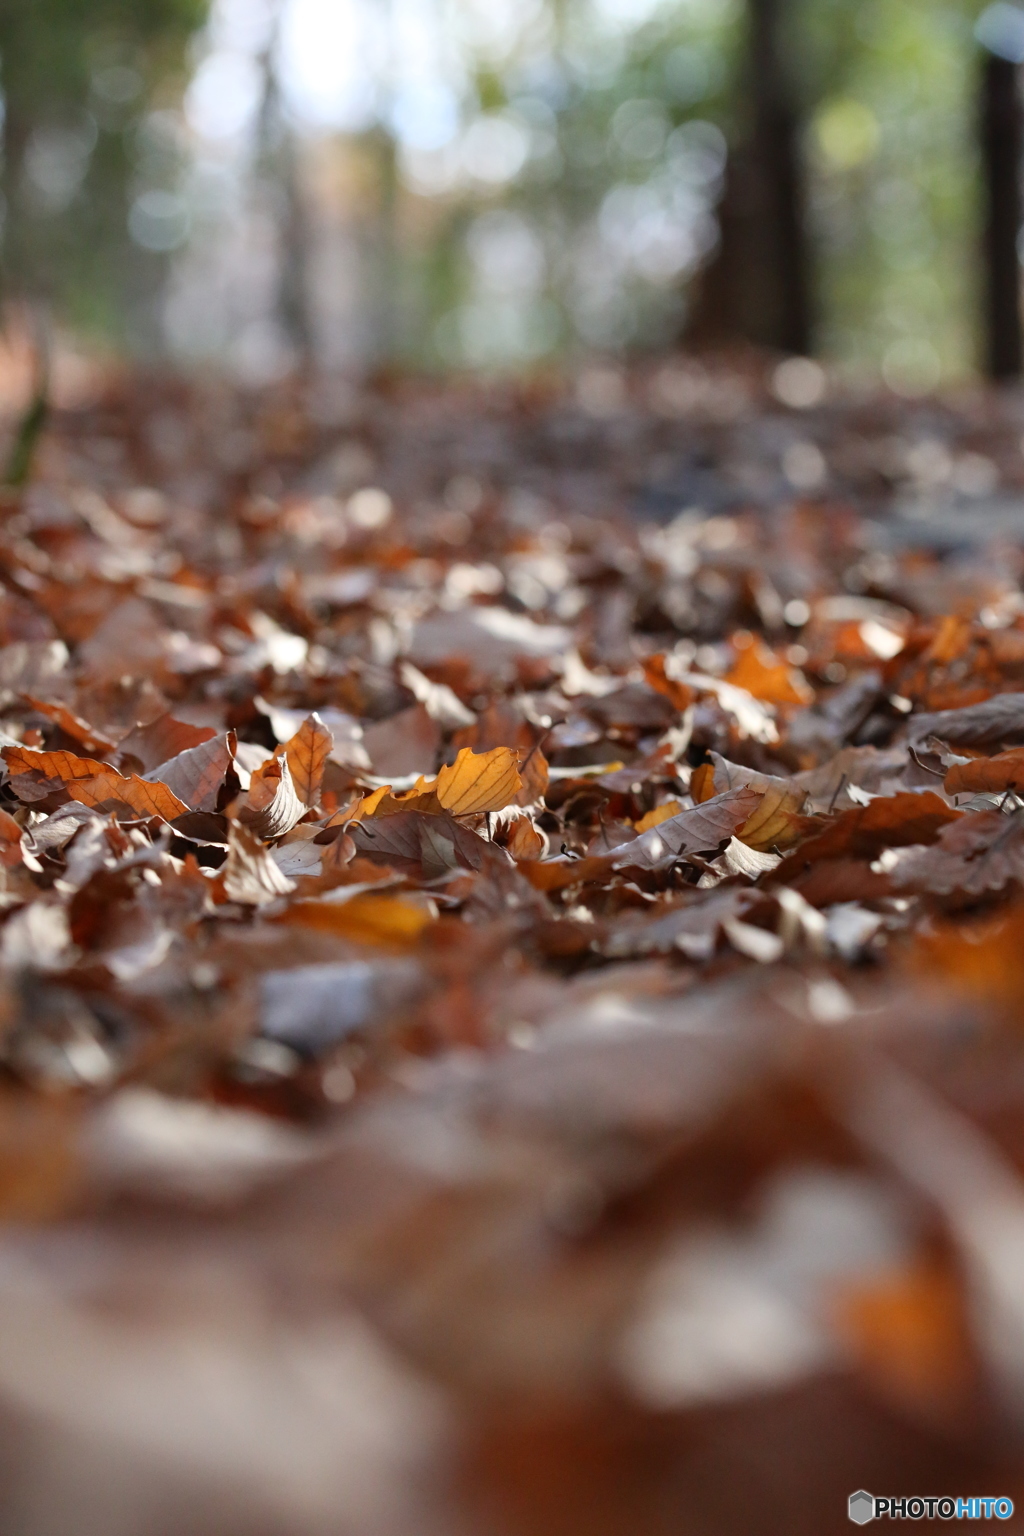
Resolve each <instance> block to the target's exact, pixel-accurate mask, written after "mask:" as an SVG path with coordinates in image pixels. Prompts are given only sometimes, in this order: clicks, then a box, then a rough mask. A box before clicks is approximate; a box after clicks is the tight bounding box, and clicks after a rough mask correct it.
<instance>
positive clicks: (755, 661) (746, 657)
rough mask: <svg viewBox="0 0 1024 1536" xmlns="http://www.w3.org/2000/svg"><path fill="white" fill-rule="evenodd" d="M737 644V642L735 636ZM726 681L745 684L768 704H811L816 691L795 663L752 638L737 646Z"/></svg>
mask: <svg viewBox="0 0 1024 1536" xmlns="http://www.w3.org/2000/svg"><path fill="white" fill-rule="evenodd" d="M733 643H734V644H737V642H736V641H735V640H734V642H733ZM725 681H726V682H727V683H732V684H733V686H734V687H736V688H745V689H746V690H747V692H748V693H752V694H753V696H754V698H755V699H761V700H762V701H763V702H764V703H765V704H810V703H811V701H812V699H813V698H814V693H813V690H812V689H811V688H809V687H808V686H807V683H806V681H805V679H804V677H803V674H802V673H800V672H798V671H797V670H796V668H795V667H791V666H789V664H788V663H787V662H785V661H783V660H781V658H780V657H778V656H776V654H775V652H774V651H770V650H769V649H768V647H767V646H766V645H765V644H764V642H763V641H761V640H752V641H751V642H750V644H749V645H745V646H743V647H742V648H739V649H738V650H737V655H736V660H735V661H734V662H733V666H732V671H731V672H727V673H726V675H725Z"/></svg>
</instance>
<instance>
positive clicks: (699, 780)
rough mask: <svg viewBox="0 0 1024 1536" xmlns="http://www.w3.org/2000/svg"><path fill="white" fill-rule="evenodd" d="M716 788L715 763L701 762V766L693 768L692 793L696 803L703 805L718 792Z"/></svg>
mask: <svg viewBox="0 0 1024 1536" xmlns="http://www.w3.org/2000/svg"><path fill="white" fill-rule="evenodd" d="M717 793H718V791H717V790H716V789H715V766H714V764H713V763H701V765H700V767H699V768H695V769H694V770H693V777H692V778H691V779H690V794H691V795H692V796H693V803H694V805H703V804H704V801H705V800H710V799H711V797H712V795H715V794H717Z"/></svg>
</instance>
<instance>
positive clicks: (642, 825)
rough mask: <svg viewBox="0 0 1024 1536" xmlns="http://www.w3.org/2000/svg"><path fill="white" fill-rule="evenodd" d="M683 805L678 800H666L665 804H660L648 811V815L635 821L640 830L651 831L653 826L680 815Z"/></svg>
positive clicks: (637, 828)
mask: <svg viewBox="0 0 1024 1536" xmlns="http://www.w3.org/2000/svg"><path fill="white" fill-rule="evenodd" d="M681 810H682V806H681V805H680V804H679V801H678V800H666V801H665V804H664V805H659V806H657V807H656V809H655V810H653V811H648V812H647V815H646V816H641V818H640V820H639V821H637V822H634V826H635V827H636V830H637V831H638V832H649V831H650V829H651V827H658V826H660V825H661V823H662V822H663V821H668V819H669V817H670V816H678V815H679V813H680V811H681Z"/></svg>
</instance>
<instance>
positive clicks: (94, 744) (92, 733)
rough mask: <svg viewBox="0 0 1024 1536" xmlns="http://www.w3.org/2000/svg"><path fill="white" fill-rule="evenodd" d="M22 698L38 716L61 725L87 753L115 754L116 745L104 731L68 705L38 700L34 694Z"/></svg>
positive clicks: (24, 694) (24, 695) (48, 700)
mask: <svg viewBox="0 0 1024 1536" xmlns="http://www.w3.org/2000/svg"><path fill="white" fill-rule="evenodd" d="M22 698H23V699H24V701H25V703H26V704H28V705H30V706H31V708H32V709H34V710H35V711H36V713H37V714H40V715H45V716H46V717H47V719H48V720H52V721H53V722H54V724H55V725H59V726H60V728H61V730H62V731H63V732H64V734H65V735H66V736H70V737H71V738H72V740H73V741H77V742H78V744H79V746H81V747H84V749H85V750H86V752H113V750H114V747H115V743H114V742H113V741H111V740H110V738H109V737H108V736H104V734H103V732H102V731H97V730H95V729H94V728H93V726H91V725H90V724H89V722H88V720H83V719H82V717H81V716H80V715H76V714H75V713H74V711H73V710H70V709H68V707H67V705H66V704H60V703H56V702H54V701H53V700H50V699H38V698H36V697H35V695H34V694H31V693H23V694H22Z"/></svg>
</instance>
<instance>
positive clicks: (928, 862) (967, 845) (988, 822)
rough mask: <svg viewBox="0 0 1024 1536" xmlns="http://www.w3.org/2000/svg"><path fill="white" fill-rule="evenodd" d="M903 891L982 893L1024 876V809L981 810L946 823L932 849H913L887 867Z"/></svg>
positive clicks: (1021, 879) (1021, 878) (1023, 879)
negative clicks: (1008, 811) (1006, 810)
mask: <svg viewBox="0 0 1024 1536" xmlns="http://www.w3.org/2000/svg"><path fill="white" fill-rule="evenodd" d="M887 872H888V874H889V876H890V879H891V880H892V882H893V884H894V885H895V886H896V887H897V888H898V889H899V890H915V891H922V892H934V893H935V894H936V895H943V896H945V895H949V894H950V893H951V892H953V891H963V892H964V893H965V894H967V895H972V896H980V895H981V894H982V893H983V892H985V891H998V890H1001V889H1002V887H1003V886H1005V885H1008V884H1009V883H1010V882H1022V881H1024V813H1022V812H1020V811H1016V812H1014V814H1013V815H1011V816H1007V815H1004V814H1003V813H1002V812H1001V811H978V812H975V813H974V814H972V815H965V816H961V817H960V818H959V820H958V821H955V822H953V823H951V824H950V825H948V826H945V827H943V828H942V830H941V831H940V832H939V835H938V837H937V839H936V841H935V843H934V844H933V845H932V847H930V848H921V849H917V848H908V849H906V850H905V851H904V852H902V853H900V854H897V855H895V856H894V862H893V864H892V866H891V868H890V869H889V870H888V871H887Z"/></svg>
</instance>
